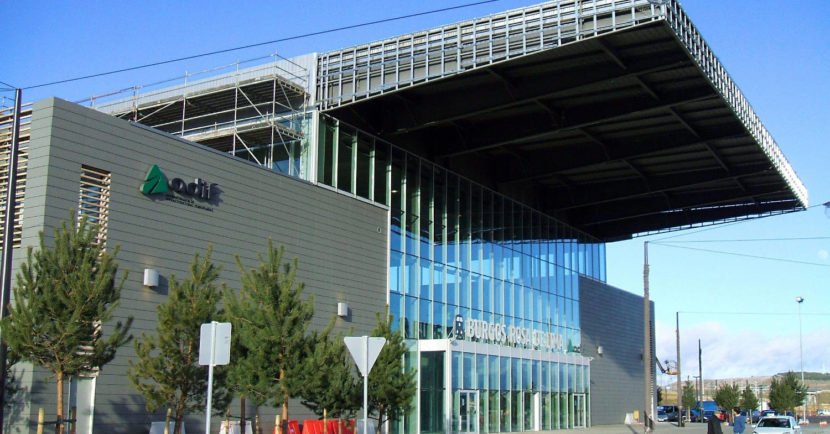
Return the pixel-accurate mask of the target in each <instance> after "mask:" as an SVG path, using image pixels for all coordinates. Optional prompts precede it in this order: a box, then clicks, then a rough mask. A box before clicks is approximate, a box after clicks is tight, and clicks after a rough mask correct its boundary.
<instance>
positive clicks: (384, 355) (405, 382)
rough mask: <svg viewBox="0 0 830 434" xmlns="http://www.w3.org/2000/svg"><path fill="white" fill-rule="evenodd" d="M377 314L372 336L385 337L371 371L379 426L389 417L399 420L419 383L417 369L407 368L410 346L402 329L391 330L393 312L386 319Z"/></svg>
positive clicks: (371, 401) (372, 397)
mask: <svg viewBox="0 0 830 434" xmlns="http://www.w3.org/2000/svg"><path fill="white" fill-rule="evenodd" d="M376 316H377V322H378V325H377V327H376V328H375V330H374V331H373V332H372V336H381V337H384V338H386V345H384V346H383V349H382V350H381V351H380V354H379V355H378V358H377V360H376V361H375V365H374V366H373V367H372V370H371V371H370V372H369V412H371V413H374V414H376V415H377V419H378V427H380V426H381V425H383V423H384V422H386V421H387V420H389V421H395V420H399V419H400V417H401V416H403V415H405V414H406V413H407V412H408V411H409V410H410V409H411V407H412V404H413V398H414V397H415V386H416V383H415V370H414V369H404V368H405V367H404V356H405V355H406V353H407V352H408V349H407V347H406V343H405V342H404V340H403V336H402V335H401V332H400V331H397V332H393V331H392V317H391V316H389V317H387V318H386V321H383V320H381V317H380V315H376ZM360 387H361V388H362V387H363V385H362V384H361V385H360Z"/></svg>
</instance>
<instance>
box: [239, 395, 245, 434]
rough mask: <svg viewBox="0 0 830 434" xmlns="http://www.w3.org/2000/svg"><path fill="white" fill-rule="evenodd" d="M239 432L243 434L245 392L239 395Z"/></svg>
mask: <svg viewBox="0 0 830 434" xmlns="http://www.w3.org/2000/svg"><path fill="white" fill-rule="evenodd" d="M239 432H241V433H242V434H245V394H244V393H243V394H241V395H239Z"/></svg>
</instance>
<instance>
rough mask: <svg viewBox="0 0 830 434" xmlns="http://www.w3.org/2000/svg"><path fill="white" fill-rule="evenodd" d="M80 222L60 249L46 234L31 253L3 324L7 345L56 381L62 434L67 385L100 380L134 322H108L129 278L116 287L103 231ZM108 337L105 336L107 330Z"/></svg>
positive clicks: (61, 231) (58, 236)
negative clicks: (100, 238) (71, 380)
mask: <svg viewBox="0 0 830 434" xmlns="http://www.w3.org/2000/svg"><path fill="white" fill-rule="evenodd" d="M74 221H75V218H74V214H71V215H70V219H69V221H66V220H64V221H62V222H61V224H60V227H59V228H56V229H55V239H54V246H53V247H48V246H47V245H46V241H45V239H44V236H43V232H41V233H40V248H39V249H38V250H37V251H33V249H32V248H31V247H30V248H29V249H28V252H27V256H26V261H25V262H24V263H22V264H21V266H20V271H19V272H18V273H17V285H16V286H15V287H14V291H13V294H14V301H13V303H12V304H11V305H10V306H9V315H8V316H7V317H6V318H4V320H3V322H2V330H3V340H4V341H5V343H6V344H7V345H8V346H9V348H10V349H11V351H12V352H13V353H14V354H17V356H18V357H19V358H20V359H21V360H25V361H28V362H31V363H33V364H36V365H39V366H42V367H43V368H45V369H48V370H49V371H51V372H52V373H53V374H54V375H55V381H56V392H57V400H56V402H57V405H56V410H57V418H58V428H57V431H58V432H59V433H62V432H63V425H62V421H63V419H64V414H63V407H64V403H63V383H64V380H65V379H66V378H67V377H70V376H82V375H94V374H95V373H97V372H98V370H99V369H100V368H101V367H102V366H104V365H105V364H107V363H108V362H110V361H111V360H112V359H113V358H114V357H115V351H116V349H117V348H118V347H120V346H122V345H124V344H126V343H127V342H128V341H129V340H130V338H131V336H129V335H128V331H129V329H130V325H131V323H132V318H131V317H130V318H128V319H127V321H126V322H125V323H122V322H120V321H119V322H117V323H116V324H114V325H112V326H109V324H108V322H109V320H110V319H111V318H112V316H113V313H114V311H115V309H116V307H117V306H118V299H119V297H120V295H121V287H122V286H123V284H124V279H126V273H124V275H123V276H122V278H121V279H120V280H119V281H118V282H116V279H115V275H116V273H117V272H118V263H117V262H116V261H115V257H116V255H117V253H118V247H115V248H114V249H113V250H112V252H108V251H106V249H104V248H103V246H101V245H100V244H98V243H97V234H98V230H97V227H96V226H94V225H90V224H88V223H87V221H86V218H82V219H81V220H80V222H78V223H77V224H70V223H69V222H74ZM105 324H106V325H107V328H108V332H107V335H108V336H106V337H105V336H104V325H105Z"/></svg>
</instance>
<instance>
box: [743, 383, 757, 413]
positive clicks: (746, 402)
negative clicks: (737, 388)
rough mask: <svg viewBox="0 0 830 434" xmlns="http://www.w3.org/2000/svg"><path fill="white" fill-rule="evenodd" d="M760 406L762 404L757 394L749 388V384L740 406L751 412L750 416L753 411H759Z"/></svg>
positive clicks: (744, 391)
mask: <svg viewBox="0 0 830 434" xmlns="http://www.w3.org/2000/svg"><path fill="white" fill-rule="evenodd" d="M758 404H760V402H759V400H758V396H756V395H755V392H753V391H752V389H750V388H749V384H747V385H746V387H745V388H744V390H743V392H741V402H740V404H738V405H740V406H741V408H742V409H744V410H749V411H750V414H752V413H751V412H752V410H757V409H758Z"/></svg>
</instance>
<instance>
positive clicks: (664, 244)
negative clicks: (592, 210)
mask: <svg viewBox="0 0 830 434" xmlns="http://www.w3.org/2000/svg"><path fill="white" fill-rule="evenodd" d="M656 244H657V245H660V246H665V247H674V248H676V249H686V250H696V251H699V252H706V253H717V254H721V255H731V256H740V257H744V258H752V259H763V260H766V261H777V262H788V263H792V264H801V265H814V266H817V267H830V264H821V263H818V262H808V261H799V260H796V259H786V258H771V257H768V256H759V255H750V254H747V253H735V252H724V251H722V250H713V249H701V248H698V247H688V246H678V245H675V244H669V243H656Z"/></svg>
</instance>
